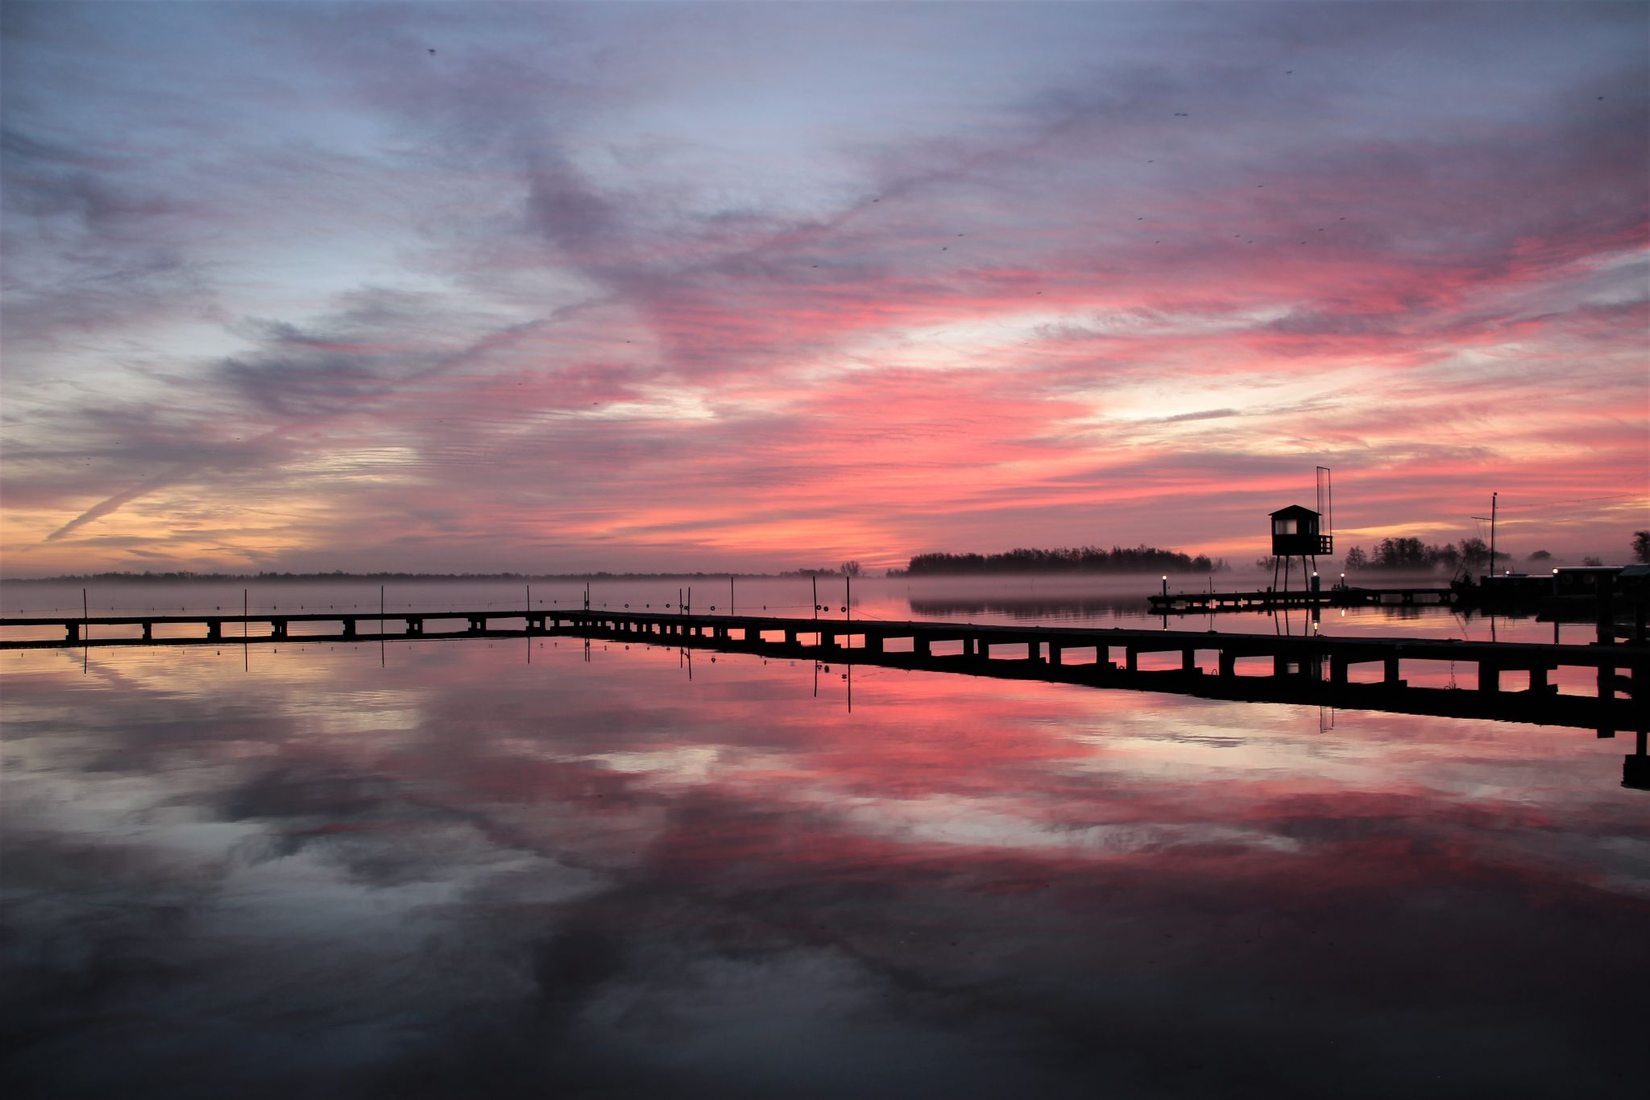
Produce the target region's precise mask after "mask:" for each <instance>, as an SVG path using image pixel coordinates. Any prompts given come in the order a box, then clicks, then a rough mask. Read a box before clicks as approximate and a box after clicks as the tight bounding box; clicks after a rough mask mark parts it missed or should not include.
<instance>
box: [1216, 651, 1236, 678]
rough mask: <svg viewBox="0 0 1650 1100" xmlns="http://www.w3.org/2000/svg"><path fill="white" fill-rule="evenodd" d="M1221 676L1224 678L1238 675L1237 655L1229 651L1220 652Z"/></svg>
mask: <svg viewBox="0 0 1650 1100" xmlns="http://www.w3.org/2000/svg"><path fill="white" fill-rule="evenodd" d="M1220 674H1221V675H1222V676H1236V675H1237V654H1235V653H1233V652H1232V651H1231V650H1229V649H1223V650H1221V651H1220Z"/></svg>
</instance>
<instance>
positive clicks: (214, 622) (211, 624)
mask: <svg viewBox="0 0 1650 1100" xmlns="http://www.w3.org/2000/svg"><path fill="white" fill-rule="evenodd" d="M206 636H207V637H208V638H221V637H223V623H222V622H221V621H220V620H218V619H208V620H206Z"/></svg>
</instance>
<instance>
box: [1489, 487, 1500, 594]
mask: <svg viewBox="0 0 1650 1100" xmlns="http://www.w3.org/2000/svg"><path fill="white" fill-rule="evenodd" d="M1500 495H1501V494H1500V493H1491V494H1490V575H1491V576H1494V575H1495V502H1496V498H1497V497H1499V496H1500Z"/></svg>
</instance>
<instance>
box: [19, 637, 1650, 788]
mask: <svg viewBox="0 0 1650 1100" xmlns="http://www.w3.org/2000/svg"><path fill="white" fill-rule="evenodd" d="M316 626H322V627H325V626H331V627H332V628H333V629H331V630H322V631H315V632H310V629H311V628H313V627H316ZM294 627H298V628H299V630H298V632H297V633H294ZM30 628H32V629H34V630H36V631H38V630H40V629H42V628H46V629H52V628H55V629H56V630H59V631H61V632H62V634H61V635H60V636H59V637H57V638H45V639H43V638H32V639H16V638H14V637H10V636H9V635H10V634H12V632H14V631H17V630H22V629H30ZM94 628H95V632H96V634H97V636H96V637H93V636H92V634H93V633H94ZM110 630H114V631H120V632H122V633H118V634H109V633H106V632H107V631H110ZM180 631H186V632H187V633H178V632H180ZM254 631H255V632H254ZM535 636H572V637H584V638H600V639H611V640H615V641H627V642H640V643H649V644H658V645H672V646H682V647H688V648H704V649H717V650H724V651H729V652H744V653H753V654H761V655H764V656H777V657H792V658H804V659H829V660H832V661H838V662H843V663H859V664H874V665H881V666H886V667H890V668H904V669H910V670H914V671H927V672H952V673H963V674H967V675H971V676H992V677H998V678H1003V679H1020V680H1043V681H1048V682H1052V683H1069V684H1083V685H1089V686H1094V687H1114V688H1125V689H1132V690H1145V691H1164V692H1172V693H1176V694H1182V695H1195V696H1201V697H1204V698H1210V699H1233V700H1249V701H1257V702H1280V703H1304V704H1311V705H1318V706H1335V707H1342V708H1357V709H1367V710H1380V711H1392V712H1397V713H1406V714H1430V715H1441V716H1448V717H1463V718H1488V719H1495V720H1499V721H1511V722H1534V723H1541V724H1546V725H1558V726H1570V727H1577V728H1585V729H1593V730H1597V731H1600V733H1601V734H1602V735H1604V736H1610V735H1611V734H1612V733H1613V731H1615V730H1618V729H1627V730H1637V731H1643V730H1645V729H1647V728H1650V645H1645V644H1643V643H1636V644H1622V645H1612V644H1596V645H1574V644H1570V645H1560V644H1545V643H1512V642H1468V641H1458V640H1452V639H1427V638H1370V637H1355V638H1353V637H1326V636H1323V635H1321V634H1318V633H1315V632H1314V633H1312V634H1308V635H1304V636H1299V637H1296V636H1289V635H1278V634H1218V633H1214V632H1205V631H1184V630H1153V629H1142V628H1110V629H1106V628H1095V627H1057V626H1029V625H1027V626H1017V625H976V624H972V623H955V622H931V621H886V620H876V619H871V620H855V619H847V618H844V619H800V618H784V617H778V616H769V615H728V614H723V615H703V614H684V613H681V612H672V611H668V610H666V611H609V610H591V609H584V610H575V609H565V610H545V609H542V608H534V609H528V610H518V611H498V610H486V611H430V612H407V611H398V612H394V613H390V614H384V613H378V614H368V613H362V612H359V611H348V612H338V611H326V612H300V613H286V612H273V613H271V612H258V613H253V614H241V615H234V614H222V613H210V614H185V615H154V614H146V615H106V616H87V615H83V616H79V617H63V616H53V617H8V618H5V619H0V648H7V649H15V648H42V647H46V648H64V647H79V646H122V645H201V644H215V645H224V644H234V643H237V642H239V643H244V644H248V645H251V644H260V645H262V644H268V643H272V642H282V641H287V640H289V639H290V640H303V641H311V642H318V641H385V640H405V639H420V638H425V639H436V638H476V637H487V638H509V637H535ZM1154 666H1155V667H1154ZM1418 666H1430V667H1433V668H1443V667H1448V668H1449V669H1450V670H1451V673H1452V676H1454V675H1459V676H1460V680H1459V682H1458V686H1450V687H1430V686H1424V685H1420V684H1412V683H1411V682H1410V680H1409V678H1408V677H1407V676H1406V675H1405V672H1406V669H1410V670H1414V669H1416V668H1417V667H1418ZM1559 669H1582V670H1585V672H1586V674H1587V676H1588V679H1589V681H1590V682H1591V683H1593V684H1596V692H1595V694H1592V695H1573V694H1561V693H1560V692H1559V691H1558V688H1557V685H1556V684H1555V683H1554V682H1553V678H1552V677H1553V673H1554V672H1556V671H1557V670H1559ZM1366 670H1367V671H1366ZM1372 674H1373V675H1372ZM1413 674H1414V672H1413V671H1411V675H1413ZM1640 738H1641V741H1642V738H1643V734H1642V732H1641V733H1640ZM1636 767H1638V768H1639V769H1641V770H1640V772H1638V773H1635V774H1640V775H1641V777H1643V778H1646V779H1647V780H1650V776H1645V775H1644V774H1643V772H1642V769H1643V767H1644V765H1637V766H1636Z"/></svg>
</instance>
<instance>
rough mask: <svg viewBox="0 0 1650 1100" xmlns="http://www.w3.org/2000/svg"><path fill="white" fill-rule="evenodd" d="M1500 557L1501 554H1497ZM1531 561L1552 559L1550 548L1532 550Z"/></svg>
mask: <svg viewBox="0 0 1650 1100" xmlns="http://www.w3.org/2000/svg"><path fill="white" fill-rule="evenodd" d="M1496 556H1497V557H1499V556H1500V555H1496ZM1530 560H1531V561H1552V560H1553V555H1552V552H1551V551H1549V550H1534V551H1531V552H1530Z"/></svg>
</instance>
